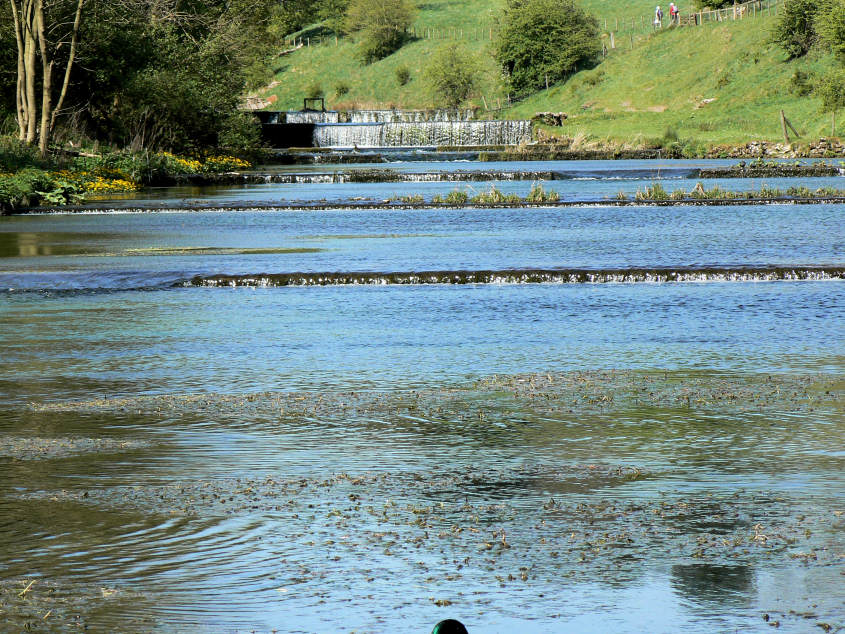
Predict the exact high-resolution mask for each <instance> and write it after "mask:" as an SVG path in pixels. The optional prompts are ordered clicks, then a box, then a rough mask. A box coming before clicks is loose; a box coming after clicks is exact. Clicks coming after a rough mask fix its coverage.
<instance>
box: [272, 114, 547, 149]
mask: <svg viewBox="0 0 845 634" xmlns="http://www.w3.org/2000/svg"><path fill="white" fill-rule="evenodd" d="M473 116H474V112H473V111H471V110H460V111H458V110H454V111H450V110H431V111H427V110H407V111H401V110H363V111H349V112H336V111H302V112H261V113H259V120H260V121H261V122H262V123H261V128H262V135H263V137H264V140H265V141H266V142H267V143H268V144H270V145H271V146H273V147H275V148H290V147H315V148H344V149H361V148H368V149H370V148H396V147H436V146H452V147H469V146H473V147H490V146H513V145H520V144H524V143H528V142H529V141H531V122H530V121H527V120H512V121H511V120H494V121H482V120H475V119H474V118H473Z"/></svg>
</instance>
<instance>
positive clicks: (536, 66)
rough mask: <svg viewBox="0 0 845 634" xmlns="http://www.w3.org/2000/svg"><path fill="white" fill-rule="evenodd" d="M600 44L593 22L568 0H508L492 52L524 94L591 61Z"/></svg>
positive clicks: (557, 79) (558, 79)
mask: <svg viewBox="0 0 845 634" xmlns="http://www.w3.org/2000/svg"><path fill="white" fill-rule="evenodd" d="M600 48H601V46H600V43H599V29H598V21H597V20H596V18H595V17H593V16H591V15H589V14H587V13H586V12H585V11H584V10H583V9H581V8H580V7H578V6H577V5H575V4H574V2H572V0H508V4H507V6H506V7H505V9H504V13H503V14H502V17H501V30H500V31H499V37H498V40H497V41H496V42H495V57H496V61H497V62H499V64H501V66H502V68H503V70H504V71H505V72H506V73H507V75H508V77H509V80H510V85H511V87H512V88H513V89H514V90H515V91H516V92H517V93H529V92H533V91H536V90H539V89H540V88H541V87H544V86H545V80H546V77H548V80H549V82H550V83H554V82H558V81H560V80H562V79H563V78H564V77H565V76H566V75H567V74H568V73H571V72H572V71H574V70H575V69H576V68H577V67H578V66H579V65H581V66H582V67H583V66H584V65H586V64H588V63H590V62H592V61H593V60H595V59H596V58H597V56H598V53H599V50H600Z"/></svg>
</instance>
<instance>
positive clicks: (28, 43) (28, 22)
mask: <svg viewBox="0 0 845 634" xmlns="http://www.w3.org/2000/svg"><path fill="white" fill-rule="evenodd" d="M36 2H37V3H38V4H41V2H42V0H26V2H25V3H24V19H23V36H24V78H25V79H24V83H25V100H24V109H25V110H26V136H25V137H24V141H26V142H27V143H33V142H34V141H35V133H36V119H37V117H38V112H37V109H38V106H37V105H36V101H35V54H36V52H37V51H36V47H37V44H36V42H35V26H36V25H35V20H36V17H35V15H36V11H35V7H34V4H35V3H36Z"/></svg>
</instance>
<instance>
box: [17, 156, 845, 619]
mask: <svg viewBox="0 0 845 634" xmlns="http://www.w3.org/2000/svg"><path fill="white" fill-rule="evenodd" d="M379 167H380V168H384V165H380V166H379ZM450 167H451V168H453V169H461V170H467V169H478V166H477V165H476V164H467V163H460V164H457V165H454V164H418V165H414V164H410V165H409V164H396V165H393V166H391V169H399V170H412V171H413V170H417V171H419V172H431V171H436V170H442V169H449V168H450ZM483 167H484V168H485V169H489V168H490V166H489V165H488V164H485V165H484V166H483ZM688 167H689V165H687V164H686V163H683V162H679V163H674V162H668V161H664V162H661V163H653V162H645V161H644V162H625V163H624V164H621V163H620V164H609V163H605V164H598V163H589V162H576V163H571V164H569V163H560V162H558V163H554V164H548V163H544V164H519V169H521V170H525V169H536V170H538V171H539V170H545V169H555V170H562V171H567V172H571V173H572V174H571V177H569V178H566V179H561V180H555V181H549V182H546V183H544V186H545V187H546V188H547V189H549V188H552V187H553V188H556V189H558V191H560V193H561V196H562V197H563V198H564V199H567V198H569V199H572V200H598V199H601V198H603V197H607V198H612V197H613V196H614V194H615V193H616V192H618V191H620V190H624V191H628V192H629V193H630V192H634V191H636V190H637V189H638V188H645V187H646V186H647V185H649V184H651V183H653V182H655V180H656V179H660V181H661V182H662V183H663V184H664V186H665V187H666V188H667V189H671V188H673V187H674V186H675V185H677V186H678V187H684V188H685V189H690V188H691V186H693V185H694V184H695V182H697V181H695V180H694V179H692V180H691V179H688V178H687V176H685V175H684V170H685V169H687V168H688ZM366 168H367V166H365V167H364V169H366ZM511 168H513V166H508V165H505V166H496V167H495V169H511ZM290 169H294V168H290ZM297 169H300V170H301V169H302V168H297ZM320 169H323V170H325V169H327V168H326V166H321V167H320ZM328 169H329V170H333V169H356V168H350V167H343V168H340V167H333V166H329V167H328ZM614 170H616V171H619V170H623V171H622V173H616V174H614V173H612V172H613V171H614ZM841 182H842V179H841V178H840V179H839V180H837V179H812V180H810V181H806V180H805V181H803V182H802V181H800V180H799V179H783V180H782V181H781V180H780V179H769V180H768V181H766V184H767V185H770V186H772V187H781V188H786V187H789V186H790V185H795V184H801V185H808V186H811V187H817V186H821V185H822V184H824V185H828V184H831V183H832V186H835V187H840V188H841V184H840V183H841ZM489 185H490V183H488V182H473V183H470V184H469V185H467V184H466V183H460V184H458V186H459V187H467V186H470V187H473V188H476V189H484V188H487V187H489ZM498 185H499V186H500V188H505V187H513V188H516V189H514V191H520V192H522V190H521V189H519V188H524V189H525V191H526V192H527V189H528V188H529V187H530V185H531V183H530V181H527V182H509V181H501V182H499V183H498ZM759 185H760V184H759V182H758V183H749V182H745V181H738V180H734V181H731V182H726V183H725V186H726V187H731V188H743V187H752V186H753V187H754V188H756V187H759ZM455 186H456V184H455V183H442V182H437V183H433V182H429V183H381V184H379V183H375V184H371V183H368V184H352V183H346V184H327V183H322V184H290V185H271V184H268V185H256V186H249V187H242V188H209V189H193V188H182V189H179V188H176V189H170V190H166V191H154V192H149V191H148V192H143V193H141V194H139V195H138V196H136V197H135V199H134V200H132V201H120V202H114V203H107V204H106V206H107V207H110V208H112V209H111V211H104V210H91V211H89V213H85V214H67V215H54V214H50V215H28V216H17V217H5V218H0V569H2V570H3V575H2V577H3V580H2V582H0V583H2V585H0V611H2V614H0V620H2V619H5V621H6V622H7V623H8V624H9V627H11V628H12V629H13V630H19V629H21V628H23V627H25V626H27V624H29V626H30V627H33V628H35V629H39V628H50V629H53V630H60V631H61V630H67V631H77V630H78V629H79V628H80V627H82V626H88V627H89V628H90V629H91V630H92V631H120V630H123V631H150V630H156V631H210V632H217V631H252V630H257V631H270V630H278V631H303V632H316V631H326V632H328V631H377V632H381V631H419V632H427V631H430V630H431V627H432V626H433V625H434V623H436V622H437V621H438V620H440V619H443V618H448V617H452V618H458V619H460V620H462V621H463V622H464V623H466V624H467V626H468V627H469V631H470V632H501V631H514V630H516V631H567V632H569V631H615V632H643V631H650V632H673V631H681V630H682V631H690V632H713V631H771V629H772V624H773V623H775V622H777V623H778V624H779V625H780V627H782V628H783V629H785V630H786V631H799V632H818V631H822V629H823V628H825V627H828V626H829V627H830V628H832V629H833V630H836V628H841V627H843V626H845V578H843V573H844V572H845V539H843V537H842V535H843V528H845V517H843V515H842V513H843V511H845V452H843V447H845V415H843V405H842V403H843V401H842V398H843V387H845V382H843V379H842V370H843V367H845V343H843V342H844V341H845V338H843V336H842V333H843V332H845V310H843V308H845V299H844V298H845V294H843V289H845V287H843V275H845V274H844V273H843V265H845V222H843V212H845V206H843V205H841V204H839V205H836V204H818V205H791V204H771V205H755V206H744V207H726V206H725V207H723V206H707V207H698V206H695V207H693V206H684V205H679V206H670V207H649V206H630V207H614V206H604V207H603V206H589V207H587V206H585V207H570V208H558V209H553V208H549V209H536V208H531V209H521V208H519V207H518V206H516V207H514V208H511V209H493V210H479V209H462V208H454V209H443V208H438V209H428V210H425V209H418V210H397V209H394V210H360V209H356V210H350V209H343V208H342V205H341V208H338V209H333V210H326V211H282V210H275V209H273V208H272V205H273V204H276V203H278V204H280V205H281V204H283V203H284V202H285V201H290V200H301V201H314V200H319V199H325V200H329V201H331V200H336V201H350V200H353V199H356V198H365V199H373V200H377V199H379V198H381V197H384V196H390V195H392V194H393V193H398V194H401V195H406V194H408V193H415V192H423V193H425V194H426V195H427V196H428V195H433V194H435V193H443V192H448V191H451V190H452V189H454V188H455ZM705 186H709V185H708V183H705ZM244 201H248V202H250V203H260V205H261V208H254V209H249V206H248V205H246V206H245V205H244V204H243V203H244ZM198 204H200V205H201V206H202V207H203V208H202V209H201V210H199V211H197V210H195V208H196V206H197V205H198ZM139 205H151V206H156V205H158V206H159V207H161V206H164V207H166V208H167V209H168V210H166V211H165V210H162V209H158V210H155V211H150V212H149V213H120V210H121V208H125V207H126V206H132V207H137V206H139ZM231 206H235V208H231ZM189 209H194V210H189ZM479 271H486V272H488V273H489V275H488V277H486V278H484V279H485V282H484V283H478V282H476V281H473V280H475V279H477V278H473V277H472V275H474V274H476V273H477V272H479ZM561 271H567V273H566V275H564V274H563V273H561ZM420 272H428V273H429V277H428V278H424V279H421V278H420V276H419V274H420ZM538 272H539V273H538ZM573 272H577V275H576V274H575V273H573ZM532 276H533V277H532ZM280 280H281V281H280ZM535 280H540V281H539V282H536V281H535ZM590 280H593V281H590ZM426 281H433V282H435V283H422V282H426ZM33 582H34V583H33ZM819 624H822V625H819Z"/></svg>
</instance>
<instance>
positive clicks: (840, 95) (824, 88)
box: [815, 69, 845, 113]
mask: <svg viewBox="0 0 845 634" xmlns="http://www.w3.org/2000/svg"><path fill="white" fill-rule="evenodd" d="M815 93H816V94H817V95H818V96H819V97H821V100H822V111H824V112H834V113H835V112H836V111H837V110H841V109H842V108H845V70H840V69H837V70H833V71H831V72H830V73H828V74H826V75H825V76H823V77H822V78H820V79H819V81H818V83H817V84H816V89H815Z"/></svg>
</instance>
